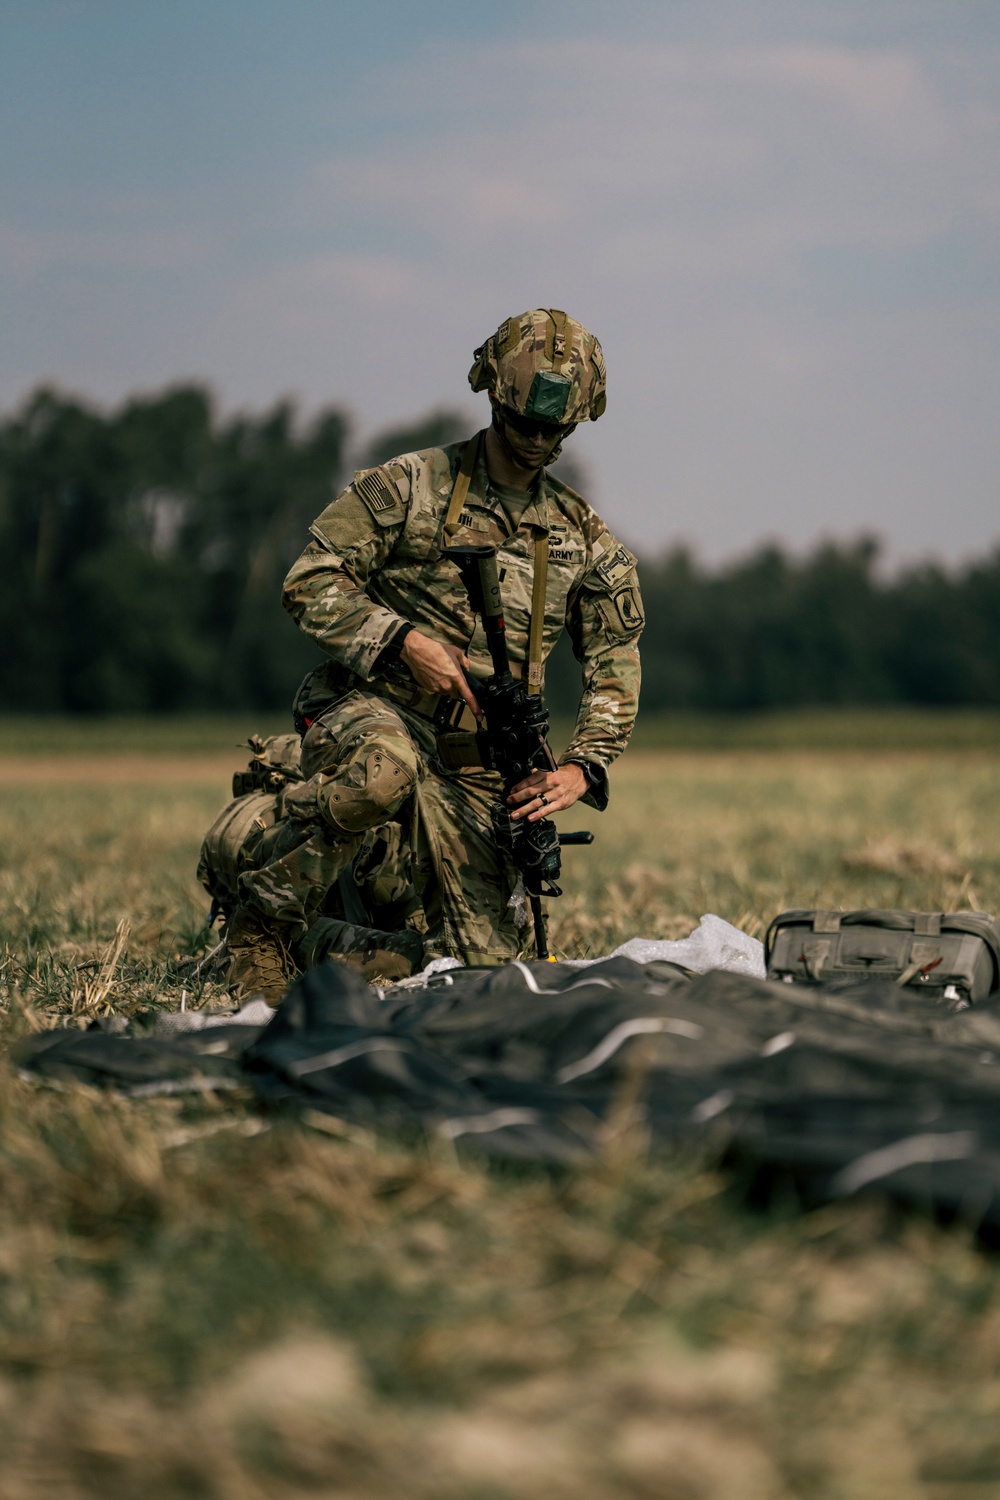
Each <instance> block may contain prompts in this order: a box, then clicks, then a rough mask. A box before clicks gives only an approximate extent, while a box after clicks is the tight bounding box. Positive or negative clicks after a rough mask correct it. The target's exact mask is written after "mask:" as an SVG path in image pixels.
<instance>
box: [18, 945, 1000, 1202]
mask: <svg viewBox="0 0 1000 1500" xmlns="http://www.w3.org/2000/svg"><path fill="white" fill-rule="evenodd" d="M261 1014H262V1013H261V1011H260V1010H258V1011H257V1012H256V1013H255V1016H260V1015H261ZM637 1047H641V1048H642V1052H641V1053H637V1052H636V1050H635V1049H636V1048H637ZM14 1060H15V1062H16V1063H17V1064H18V1065H19V1066H20V1068H21V1069H22V1070H23V1071H24V1072H25V1073H27V1074H29V1075H30V1076H34V1077H37V1078H46V1079H49V1080H53V1081H59V1082H68V1081H71V1080H74V1079H76V1080H79V1081H81V1082H85V1083H89V1084H95V1083H96V1084H105V1085H109V1086H113V1087H116V1088H118V1089H120V1090H123V1091H124V1092H127V1093H131V1094H139V1095H144V1094H149V1093H153V1092H159V1091H167V1092H179V1091H181V1090H182V1089H184V1088H185V1087H188V1088H191V1089H195V1090H199V1089H206V1088H221V1087H234V1086H240V1085H243V1086H244V1087H246V1088H249V1089H251V1090H252V1091H253V1092H254V1094H256V1096H257V1097H258V1098H259V1099H260V1100H261V1101H263V1103H264V1104H265V1105H266V1106H268V1107H269V1108H271V1109H274V1110H282V1111H286V1112H292V1113H294V1112H296V1111H301V1110H304V1109H308V1110H310V1111H313V1112H315V1111H320V1112H324V1113H327V1114H329V1115H332V1116H336V1117H338V1118H340V1119H343V1120H346V1121H349V1122H354V1123H362V1124H369V1125H370V1124H379V1125H386V1126H389V1127H391V1128H396V1127H399V1128H403V1129H405V1130H412V1129H414V1128H418V1129H421V1130H424V1131H427V1132H429V1133H438V1134H441V1135H443V1136H446V1137H448V1138H450V1139H452V1140H454V1141H456V1142H457V1143H458V1144H459V1146H466V1145H470V1144H471V1145H473V1146H474V1147H475V1149H477V1150H479V1151H482V1152H485V1153H487V1154H489V1155H495V1156H506V1157H520V1158H524V1159H534V1160H540V1161H548V1162H567V1163H568V1162H573V1161H576V1160H580V1159H584V1158H586V1157H587V1156H588V1155H590V1154H591V1153H593V1152H594V1151H595V1150H596V1149H599V1143H600V1140H601V1127H602V1122H603V1120H604V1119H605V1118H606V1116H607V1114H608V1111H609V1109H610V1107H611V1105H612V1102H613V1100H614V1099H615V1096H616V1093H617V1092H618V1091H620V1088H621V1085H622V1079H623V1077H624V1076H625V1075H626V1074H627V1073H628V1072H629V1070H631V1071H632V1072H633V1073H634V1071H635V1069H636V1068H637V1067H641V1069H642V1070H643V1072H644V1075H645V1076H644V1088H643V1091H642V1092H643V1098H644V1101H645V1109H646V1117H647V1126H648V1130H649V1134H650V1136H651V1138H652V1140H653V1142H654V1143H657V1142H660V1143H663V1144H671V1143H689V1142H697V1141H698V1140H701V1139H704V1140H706V1141H711V1142H712V1143H713V1149H715V1150H718V1151H719V1152H721V1153H722V1154H723V1155H724V1156H726V1158H727V1159H728V1160H729V1161H731V1162H732V1163H734V1164H740V1165H743V1166H748V1167H749V1168H750V1169H751V1170H752V1171H753V1172H755V1173H756V1172H759V1171H760V1169H764V1170H765V1171H766V1172H776V1173H779V1174H781V1176H782V1177H783V1178H785V1179H788V1180H791V1181H793V1182H795V1183H796V1184H797V1186H798V1188H799V1191H800V1193H801V1195H802V1199H803V1201H804V1202H806V1203H813V1202H819V1201H823V1200H826V1199H829V1198H831V1197H837V1196H845V1195H850V1194H852V1193H857V1192H862V1191H873V1190H877V1191H885V1192H889V1193H891V1194H892V1195H894V1196H896V1197H897V1198H900V1199H904V1200H910V1201H915V1202H919V1203H921V1204H925V1205H933V1206H936V1207H937V1208H938V1209H941V1210H947V1211H958V1212H961V1213H963V1214H966V1215H971V1216H973V1217H975V1218H976V1219H978V1220H979V1221H981V1222H983V1223H985V1224H987V1225H989V1226H991V1227H992V1228H994V1229H1000V1005H998V1004H997V1003H995V1002H989V1003H986V1004H983V1005H977V1006H973V1007H971V1008H969V1009H965V1010H961V1011H954V1010H951V1009H949V1008H947V1007H945V1006H942V1005H941V1004H940V1002H936V1001H934V1000H933V999H932V998H931V997H929V996H927V995H925V994H922V993H921V992H920V991H919V990H915V989H912V988H910V989H907V988H900V987H899V986H898V985H893V984H890V983H884V982H868V983H859V984H847V983H844V982H842V981H841V982H838V983H835V984H826V985H823V984H817V985H813V986H800V985H788V984H781V983H772V982H769V981H766V980H762V979H758V978H754V977H752V976H750V975H748V974H746V973H740V972H733V971H730V972H726V971H722V970H712V971H709V972H707V973H704V974H700V975H693V976H692V975H691V974H690V973H689V972H688V971H687V970H686V969H681V968H679V967H678V966H676V965H675V964H671V963H667V962H664V961H662V960H657V959H653V960H652V961H650V962H646V963H637V962H635V961H634V960H632V959H630V958H627V957H615V958H609V959H604V960H601V961H599V962H596V963H594V964H591V965H589V966H587V967H584V968H580V967H576V966H574V965H571V964H563V963H554V964H553V963H514V964H509V965H506V966H504V967H502V968H493V969H461V968H459V969H449V970H445V971H443V972H439V973H437V974H435V975H431V976H428V977H427V979H426V982H425V983H424V985H423V986H422V987H420V988H412V987H408V986H406V985H400V986H395V987H394V988H392V989H389V990H387V991H385V992H384V997H383V998H380V994H379V992H378V991H376V990H373V989H371V988H370V987H369V986H368V985H367V984H366V983H365V982H364V981H363V980H362V979H361V978H360V977H359V976H358V975H356V974H354V973H353V972H352V971H350V970H349V969H346V968H344V967H343V966H339V965H333V964H323V965H320V966H319V967H318V968H315V969H312V970H310V971H309V972H308V973H307V974H305V975H303V976H302V978H301V979H299V980H298V981H297V982H296V984H295V985H294V986H293V988H292V990H291V991H290V992H289V994H288V996H287V997H286V998H285V1000H284V1001H283V1002H282V1004H281V1005H280V1007H279V1008H278V1009H277V1011H275V1012H274V1013H273V1015H272V1016H271V1019H270V1020H268V1021H267V1023H266V1024H264V1025H262V1024H249V1017H247V1018H245V1019H244V1020H240V1019H239V1018H229V1020H228V1021H227V1022H226V1023H225V1024H221V1025H215V1026H212V1027H211V1028H207V1027H206V1028H204V1029H202V1030H200V1031H196V1032H183V1033H180V1034H177V1035H150V1034H145V1035H129V1034H126V1035H118V1036H109V1035H107V1034H106V1033H104V1032H101V1031H88V1032H81V1031H68V1030H62V1031H54V1032H48V1033H43V1034H41V1035H37V1036H33V1037H30V1038H26V1039H24V1040H23V1041H21V1042H20V1043H18V1044H17V1046H16V1048H15V1049H14Z"/></svg>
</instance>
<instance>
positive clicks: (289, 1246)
mask: <svg viewBox="0 0 1000 1500" xmlns="http://www.w3.org/2000/svg"><path fill="white" fill-rule="evenodd" d="M818 726H820V727H818ZM256 727H258V726H257V725H255V724H249V725H244V724H243V723H237V722H236V721H232V722H227V723H225V724H219V723H216V724H205V723H195V722H194V721H189V722H187V723H184V724H180V725H178V724H167V725H155V726H149V725H141V724H131V725H123V724H119V725H116V726H107V725H103V726H101V725H89V726H86V725H85V726H80V725H59V724H56V723H45V722H44V721H33V722H31V721H18V722H16V723H14V724H11V723H9V722H8V723H6V724H0V903H2V906H0V910H2V924H3V926H2V930H3V941H4V952H3V1018H2V1022H0V1024H2V1028H3V1036H4V1038H5V1039H9V1038H10V1037H11V1036H14V1035H17V1034H19V1033H22V1032H24V1031H25V1030H27V1029H33V1028H37V1027H42V1026H47V1025H51V1024H54V1023H59V1022H64V1021H69V1022H70V1023H71V1024H84V1023H85V1022H86V1020H87V1018H88V1017H89V1016H91V1015H93V1014H96V1013H100V1012H102V1011H104V1010H107V1009H113V1010H116V1011H130V1010H134V1009H137V1008H140V1007H143V1006H148V1005H150V1004H154V1005H164V1006H168V1007H176V1006H177V1005H179V1003H180V998H181V994H182V992H184V991H186V998H187V1002H188V1003H196V1004H197V1003H201V1004H206V1003H207V1004H219V1003H221V1000H222V996H221V994H220V992H219V991H218V989H217V988H215V987H209V988H207V989H206V990H204V991H199V990H198V988H197V986H196V985H194V984H193V983H192V979H191V967H190V959H191V957H192V955H196V954H197V953H199V952H200V951H201V949H202V947H203V945H204V942H205V933H204V931H203V929H202V926H201V924H202V919H203V916H204V908H205V904H206V903H205V899H204V896H203V894H202V893H201V892H200V891H199V890H198V888H197V886H196V885H195V883H194V880H193V876H192V870H193V866H194V862H195V858H196V853H197V846H198V843H199V839H200V836H201V833H202V832H203V830H204V827H205V825H206V824H207V822H208V821H209V819H210V818H211V816H212V814H213V813H214V812H215V810H216V809H217V807H218V805H219V804H220V803H221V802H222V801H223V800H224V799H225V796H226V794H227V793H226V779H227V774H226V773H227V768H235V767H236V766H237V765H238V764H239V763H240V757H239V752H238V751H237V750H236V749H235V745H236V743H237V742H238V740H239V739H240V738H242V737H243V734H244V730H245V728H256ZM261 727H265V726H261ZM266 727H270V726H266ZM275 727H278V726H275ZM717 727H718V726H717ZM765 729H766V726H763V727H762V726H761V725H760V724H758V726H757V728H756V729H755V730H753V732H751V728H750V727H749V726H744V727H743V728H742V730H740V729H739V726H730V727H729V728H728V729H726V730H725V732H724V733H722V732H718V733H716V735H715V738H714V739H713V738H712V737H711V735H709V734H708V731H707V729H705V727H704V725H703V726H702V728H701V729H699V730H698V733H699V734H701V735H702V738H701V739H698V738H689V740H688V741H686V742H682V743H680V744H678V743H676V741H675V743H674V745H673V747H672V748H671V747H670V745H669V739H670V733H675V734H676V733H679V731H668V730H666V729H662V728H657V726H651V727H650V729H649V730H648V731H647V733H646V735H645V748H643V741H642V740H640V741H639V742H638V744H637V747H636V748H635V749H634V750H633V751H631V752H630V753H629V755H628V756H627V757H626V758H625V760H624V761H623V762H622V764H621V765H620V767H619V768H618V769H617V770H616V772H615V775H614V781H613V799H612V808H611V810H610V811H609V812H608V813H607V814H605V815H604V816H603V817H598V816H597V815H590V816H589V817H588V816H583V817H580V818H578V819H575V820H574V819H571V818H567V819H566V820H565V822H564V823H563V826H565V827H574V826H587V825H588V824H589V825H590V826H592V827H593V829H594V831H595V833H596V835H597V838H598V842H597V843H595V845H594V846H593V848H591V849H589V850H588V849H580V850H575V849H574V850H568V851H567V853H566V859H565V864H566V874H567V881H566V884H567V887H568V891H569V894H568V895H567V896H566V897H565V898H564V900H563V901H562V902H561V903H559V905H558V909H557V911H556V913H555V915H554V920H553V936H554V939H555V944H556V946H557V947H559V948H560V949H561V950H563V951H565V952H567V953H571V954H581V955H582V954H595V953H600V952H602V951H606V950H607V949H608V948H609V947H611V946H613V945H614V944H615V943H617V942H619V941H621V940H622V939H623V938H625V937H629V936H633V935H635V934H642V935H648V936H676V935H680V934H682V933H684V932H686V931H688V930H689V929H690V928H691V927H692V926H693V925H694V923H695V922H696V921H697V918H698V917H699V916H700V915H701V913H702V912H705V911H714V912H717V913H718V914H719V915H720V916H723V917H726V918H728V919H729V920H730V921H733V922H736V923H737V924H738V925H740V926H742V927H743V928H745V929H746V930H747V931H748V932H751V933H760V931H761V930H762V928H763V926H764V925H765V924H766V922H767V921H768V919H769V918H770V917H771V916H772V915H773V914H774V913H775V912H776V911H778V910H779V909H781V908H782V907H783V906H789V905H801V906H812V905H814V904H815V905H822V906H831V907H836V906H841V905H843V906H860V905H871V906H908V907H916V908H924V909H940V908H945V909H947V908H954V907H956V906H976V907H979V908H980V909H983V910H992V911H996V910H998V909H1000V825H998V814H1000V737H998V734H997V725H996V721H995V720H994V719H988V718H985V717H980V719H978V720H977V721H976V722H975V724H973V720H972V718H971V717H970V716H966V718H965V719H964V720H954V721H952V722H951V723H950V724H949V722H948V721H947V719H945V718H942V717H936V718H933V719H929V720H927V721H926V722H923V724H922V727H921V725H920V724H918V723H917V721H916V720H915V719H911V720H910V731H911V732H910V733H909V737H907V735H906V734H905V733H904V732H903V728H902V727H901V720H900V719H899V717H898V716H895V717H894V718H893V717H890V718H887V719H885V720H883V721H881V723H877V722H876V720H875V719H874V718H873V717H872V716H867V717H866V718H864V719H863V721H862V722H861V724H860V727H859V722H858V720H857V719H854V720H853V727H851V721H848V720H844V721H842V722H841V723H840V724H839V726H838V725H837V724H836V723H835V722H834V721H833V720H831V719H829V718H828V717H827V718H826V720H825V727H822V726H821V725H820V720H819V719H817V718H815V717H814V718H813V719H811V720H805V721H802V722H801V723H800V726H799V731H800V732H799V736H798V738H799V742H800V743H799V745H798V746H796V744H795V734H794V732H793V730H794V726H793V725H792V724H791V721H783V723H782V724H781V725H780V726H779V725H778V724H777V722H776V721H772V722H771V726H770V732H771V739H770V741H769V742H762V741H761V738H760V737H761V735H762V734H764V733H765ZM779 731H780V732H779ZM689 732H690V734H691V735H693V734H694V729H693V727H692V726H691V725H689ZM741 735H742V739H741V738H740V736H741ZM864 744H868V745H875V746H878V747H879V748H877V749H875V750H869V751H867V752H866V751H864V750H863V749H862V748H860V747H861V746H862V745H864ZM685 745H686V748H685ZM914 745H916V746H918V747H920V748H912V747H913V746H914ZM838 747H839V748H838ZM0 1454H2V1455H3V1459H2V1462H0V1500H36V1497H37V1500H42V1497H45V1500H48V1497H56V1500H63V1497H66V1500H69V1497H76V1496H88V1497H90V1496H94V1497H98V1496H99V1497H119V1496H121V1497H130V1500H131V1497H136V1500H139V1497H155V1500H160V1497H163V1500H168V1497H170V1500H172V1497H181V1496H185V1497H186V1496H196V1497H198V1496H211V1497H216V1496H218V1497H224V1500H256V1497H263V1496H268V1497H270V1496H275V1497H282V1500H283V1497H289V1500H290V1497H300V1496H302V1497H304V1496H327V1495H329V1496H333V1495H337V1496H350V1497H357V1500H369V1497H372V1500H373V1497H382V1496H398V1497H400V1500H411V1497H412V1500H505V1497H515V1496H516V1497H530V1500H543V1497H544V1500H553V1497H554V1500H562V1497H564V1496H565V1497H569V1496H572V1497H573V1500H591V1497H594V1500H596V1497H612V1496H615V1497H617V1496H633V1495H634V1496H637V1497H651V1500H658V1497H665V1500H778V1497H785V1496H788V1497H791V1496H795V1497H802V1500H841V1497H847V1500H855V1497H857V1500H881V1497H892V1500H916V1497H922V1500H923V1497H926V1500H987V1497H990V1500H993V1497H995V1496H996V1495H997V1494H998V1493H1000V1274H998V1269H997V1263H996V1261H995V1260H994V1259H993V1258H991V1257H989V1256H987V1255H984V1254H983V1253H982V1252H981V1251H980V1250H979V1249H977V1247H976V1246H975V1244H974V1243H973V1241H972V1238H971V1236H970V1234H969V1233H968V1232H967V1231H966V1230H964V1229H962V1228H961V1227H957V1228H951V1229H948V1230H945V1229H941V1228H939V1227H936V1226H934V1225H933V1224H930V1223H928V1222H926V1221H924V1220H922V1219H920V1218H919V1217H918V1216H916V1215H913V1214H901V1213H897V1212H894V1211H891V1210H889V1209H888V1208H886V1207H885V1206H883V1205H881V1204H880V1203H878V1202H869V1203H864V1202H857V1203H849V1204H842V1205H839V1206H837V1207H835V1208H827V1209H822V1210H820V1211H818V1212H813V1213H811V1214H802V1213H800V1212H799V1211H798V1208H797V1205H796V1204H794V1203H793V1202H787V1203H782V1204H777V1205H772V1206H771V1207H770V1208H769V1209H768V1210H767V1212H762V1211H760V1210H759V1209H753V1208H751V1207H749V1206H748V1205H747V1203H746V1202H745V1200H744V1197H743V1194H742V1192H741V1188H740V1185H739V1183H737V1182H733V1181H730V1180H727V1179H726V1178H725V1177H724V1176H722V1175H720V1174H719V1172H718V1171H717V1170H716V1169H715V1167H714V1165H713V1163H712V1162H711V1161H710V1160H705V1159H695V1158H691V1157H688V1156H668V1155H663V1154H661V1155H657V1156H654V1157H652V1158H650V1157H648V1156H647V1155H646V1154H645V1153H644V1152H643V1150H642V1148H641V1143H640V1142H638V1141H636V1140H635V1139H633V1138H630V1137H628V1136H625V1137H623V1138H616V1137H613V1136H612V1137H609V1141H608V1146H607V1150H606V1153H605V1156H604V1157H603V1159H602V1160H601V1161H600V1162H598V1163H597V1164H596V1165H594V1166H592V1167H590V1168H588V1169H586V1170H581V1171H576V1172H574V1173H571V1174H565V1173H560V1174H552V1173H549V1172H544V1171H541V1170H525V1169H522V1170H518V1171H513V1170H511V1169H506V1170H498V1169H495V1168H494V1169H487V1168H483V1167H480V1166H478V1165H476V1164H475V1163H470V1162H460V1161H458V1160H456V1159H455V1157H454V1155H451V1154H448V1152H446V1151H445V1150H444V1148H443V1147H442V1146H440V1145H437V1144H434V1145H431V1144H425V1145H422V1146H419V1147H414V1146H412V1145H410V1146H407V1145H404V1144H403V1143H401V1142H400V1141H397V1140H393V1139H391V1138H386V1139H380V1140H373V1139H371V1138H369V1137H367V1136H362V1135H359V1134H357V1133H352V1132H345V1133H344V1134H342V1135H332V1134H330V1133H329V1132H324V1131H321V1130H318V1129H311V1128H307V1127H304V1126H292V1125H289V1124H285V1123H273V1122H269V1121H266V1120H264V1119H263V1118H262V1117H261V1116H260V1115H259V1114H258V1113H257V1112H256V1110H255V1109H254V1107H253V1106H252V1105H251V1104H250V1102H249V1101H248V1100H242V1099H237V1100H235V1101H234V1100H233V1099H232V1098H231V1097H227V1098H226V1099H225V1101H224V1102H221V1101H216V1100H213V1099H211V1098H209V1099H203V1100H200V1101H199V1102H198V1103H197V1104H194V1103H190V1102H184V1103H178V1102H177V1101H176V1100H157V1101H148V1102H144V1103H137V1102H128V1101H123V1100H118V1099H115V1098H111V1097H107V1096H104V1095H100V1096H99V1095H96V1094H93V1093H90V1092H88V1091H85V1090H78V1091H73V1092H54V1091H49V1090H41V1089H36V1088H34V1087H33V1086H31V1085H29V1084H27V1083H25V1082H23V1081H21V1080H20V1079H19V1078H18V1077H17V1076H16V1075H14V1074H13V1073H11V1072H10V1070H7V1073H6V1076H5V1078H4V1087H3V1091H2V1095H0Z"/></svg>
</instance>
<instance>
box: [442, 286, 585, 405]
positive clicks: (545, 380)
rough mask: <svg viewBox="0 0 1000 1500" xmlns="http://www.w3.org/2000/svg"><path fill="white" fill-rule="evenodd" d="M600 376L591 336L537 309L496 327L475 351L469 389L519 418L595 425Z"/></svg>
mask: <svg viewBox="0 0 1000 1500" xmlns="http://www.w3.org/2000/svg"><path fill="white" fill-rule="evenodd" d="M606 375H607V372H606V369H605V365H604V354H603V352H602V350H601V346H600V344H599V343H598V342H597V340H596V339H595V338H594V335H593V334H592V333H588V332H587V330H586V328H584V326H583V324H582V323H577V322H576V320H575V319H573V318H568V317H567V316H566V314H565V313H564V312H560V311H559V310H558V308H554V307H541V308H536V309H535V311H534V312H526V313H522V314H521V315H520V317H517V318H507V319H506V320H505V321H504V322H503V323H501V324H500V327H499V328H498V329H497V331H496V333H494V334H492V335H491V336H490V337H489V338H488V339H487V340H486V342H485V344H482V345H481V346H480V347H479V348H478V349H477V350H476V352H475V355H474V363H473V366H472V369H471V370H470V371H469V384H470V385H471V386H472V389H473V390H474V391H491V392H492V393H493V394H494V395H495V396H496V398H497V400H498V401H500V402H501V404H502V405H504V406H509V407H512V408H513V410H514V411H516V412H519V413H520V414H521V416H523V417H537V418H538V420H539V421H540V422H553V423H558V424H559V426H569V424H570V423H575V422H587V421H593V422H596V421H597V418H598V417H599V416H600V415H601V413H602V412H603V411H604V408H605V406H606V405H607V400H608V398H607V394H606V392H605V382H606Z"/></svg>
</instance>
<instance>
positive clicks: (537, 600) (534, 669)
mask: <svg viewBox="0 0 1000 1500" xmlns="http://www.w3.org/2000/svg"><path fill="white" fill-rule="evenodd" d="M548 573H549V534H548V532H547V531H546V532H544V533H543V534H542V535H537V534H536V536H535V567H534V572H533V575H532V579H531V628H530V630H529V632H528V696H529V697H531V698H534V697H537V696H538V694H539V693H540V692H541V691H542V631H543V629H544V628H545V584H546V581H547V579H548Z"/></svg>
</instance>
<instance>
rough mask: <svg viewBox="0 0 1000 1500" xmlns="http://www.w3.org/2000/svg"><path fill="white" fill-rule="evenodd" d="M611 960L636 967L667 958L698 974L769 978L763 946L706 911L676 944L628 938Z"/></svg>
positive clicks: (610, 955) (659, 940)
mask: <svg viewBox="0 0 1000 1500" xmlns="http://www.w3.org/2000/svg"><path fill="white" fill-rule="evenodd" d="M608 957H609V958H631V959H633V960H634V961H635V962H636V963H637V964H648V963H652V962H653V960H654V959H665V960H666V961H667V962H668V963H672V964H680V965H681V967H682V968H685V969H693V970H694V971H695V973H696V974H707V973H708V971H709V969H730V970H731V971H732V972H733V973H734V974H749V975H751V976H752V977H753V978H754V979H764V978H766V975H767V970H766V969H765V967H764V944H763V943H762V942H760V940H759V939H758V938H752V937H748V936H747V934H746V933H745V932H741V931H740V929H739V928H738V927H734V926H733V925H732V923H731V922H726V921H724V920H723V918H722V917H717V916H715V915H714V914H713V913H712V912H706V913H705V915H704V916H703V917H702V919H701V921H700V922H699V924H698V926H697V927H696V928H695V930H694V932H692V933H691V934H690V936H688V937H686V938H678V939H677V940H676V941H675V942H669V941H667V940H666V939H660V938H640V937H634V938H629V940H628V942H627V943H622V944H621V945H620V947H618V948H616V949H615V950H614V952H613V953H610V954H609V955H608ZM591 961H592V962H597V960H591Z"/></svg>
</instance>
